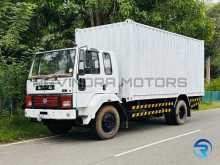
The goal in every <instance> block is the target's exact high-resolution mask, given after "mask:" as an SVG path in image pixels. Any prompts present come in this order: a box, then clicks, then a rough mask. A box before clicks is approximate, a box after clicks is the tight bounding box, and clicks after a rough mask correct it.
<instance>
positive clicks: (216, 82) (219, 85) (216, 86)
mask: <svg viewBox="0 0 220 165" xmlns="http://www.w3.org/2000/svg"><path fill="white" fill-rule="evenodd" d="M205 89H206V90H208V91H220V78H217V79H213V80H211V82H210V84H207V83H205Z"/></svg>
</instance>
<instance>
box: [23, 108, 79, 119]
mask: <svg viewBox="0 0 220 165" xmlns="http://www.w3.org/2000/svg"><path fill="white" fill-rule="evenodd" d="M25 117H27V118H31V119H37V120H38V121H41V120H44V119H48V120H49V119H54V120H74V119H76V117H77V115H76V110H75V109H71V110H53V109H25Z"/></svg>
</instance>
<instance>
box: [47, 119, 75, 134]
mask: <svg viewBox="0 0 220 165" xmlns="http://www.w3.org/2000/svg"><path fill="white" fill-rule="evenodd" d="M46 125H47V128H48V129H49V130H50V132H52V133H53V134H55V135H57V134H66V133H68V132H69V131H70V130H71V128H72V125H71V124H70V123H66V122H61V121H60V122H49V123H46Z"/></svg>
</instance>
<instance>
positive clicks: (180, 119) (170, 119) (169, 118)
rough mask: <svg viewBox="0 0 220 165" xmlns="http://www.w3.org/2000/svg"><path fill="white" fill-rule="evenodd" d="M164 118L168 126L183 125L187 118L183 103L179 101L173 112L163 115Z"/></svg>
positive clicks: (185, 106) (185, 107)
mask: <svg viewBox="0 0 220 165" xmlns="http://www.w3.org/2000/svg"><path fill="white" fill-rule="evenodd" d="M165 118H166V122H167V123H168V124H175V125H181V124H184V123H185V122H186V118H187V105H186V103H185V101H183V100H179V101H178V102H177V104H176V108H175V111H173V112H171V113H168V114H165Z"/></svg>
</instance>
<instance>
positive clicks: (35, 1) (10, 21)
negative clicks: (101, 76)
mask: <svg viewBox="0 0 220 165" xmlns="http://www.w3.org/2000/svg"><path fill="white" fill-rule="evenodd" d="M127 18H129V19H133V20H135V21H137V22H140V23H143V24H147V25H150V26H154V27H158V28H161V29H165V30H169V31H172V32H176V33H180V34H183V35H186V36H189V37H194V38H197V39H201V40H205V46H206V47H205V48H206V50H205V51H206V52H205V55H206V57H208V56H211V57H212V69H211V70H212V72H211V74H212V77H213V78H217V77H218V76H219V75H220V54H219V50H220V46H219V45H220V33H219V32H220V31H219V30H220V5H219V4H217V5H216V6H211V7H210V6H207V5H205V4H204V3H203V2H202V1H199V0H147V1H146V0H1V1H0V110H2V109H10V108H11V109H13V110H16V109H19V108H20V107H21V105H22V103H23V99H24V96H25V85H26V82H25V81H26V79H27V75H28V70H29V68H30V64H31V59H32V58H33V55H34V53H35V52H37V51H39V50H41V51H42V50H50V49H57V48H63V47H72V45H73V44H72V42H73V41H74V31H75V28H83V27H89V26H96V25H102V24H107V23H112V22H117V21H124V20H125V19H127Z"/></svg>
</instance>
